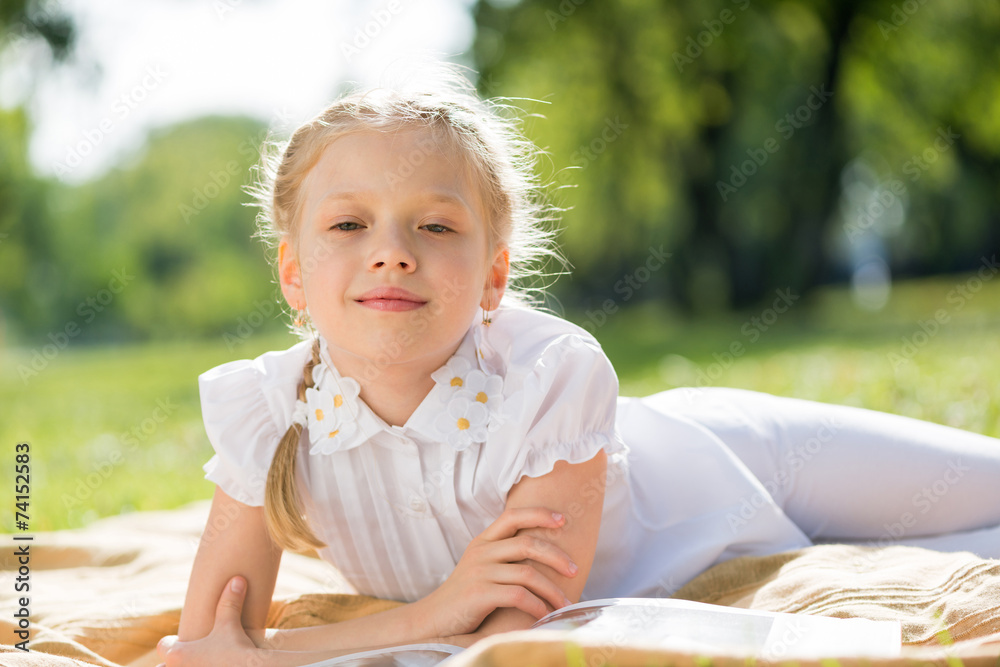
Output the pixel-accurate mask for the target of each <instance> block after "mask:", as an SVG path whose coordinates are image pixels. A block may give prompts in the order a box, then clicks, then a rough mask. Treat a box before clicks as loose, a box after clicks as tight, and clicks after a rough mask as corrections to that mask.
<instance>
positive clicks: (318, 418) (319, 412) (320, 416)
mask: <svg viewBox="0 0 1000 667" xmlns="http://www.w3.org/2000/svg"><path fill="white" fill-rule="evenodd" d="M316 421H318V422H321V421H323V411H322V410H320V409H319V408H316Z"/></svg>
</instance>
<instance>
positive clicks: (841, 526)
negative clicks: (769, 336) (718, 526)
mask: <svg viewBox="0 0 1000 667" xmlns="http://www.w3.org/2000/svg"><path fill="white" fill-rule="evenodd" d="M658 399H660V400H661V401H663V403H661V404H662V405H664V406H665V407H669V408H670V409H672V410H674V411H676V412H678V413H680V414H683V415H685V416H686V417H688V418H690V419H691V420H692V421H695V422H697V423H699V424H701V425H702V426H704V427H705V428H706V429H708V430H710V431H711V432H712V433H714V434H715V435H716V436H717V437H718V438H719V439H720V440H722V441H723V442H724V443H725V444H726V445H727V446H728V447H729V448H730V449H731V450H732V452H733V453H734V454H735V455H736V456H738V457H739V458H740V459H741V460H742V461H743V463H744V464H745V465H746V466H747V468H749V469H750V470H751V471H752V472H753V474H754V475H755V476H756V477H757V478H758V479H759V480H760V482H761V483H762V484H763V485H764V487H765V488H766V489H767V491H768V492H769V493H770V494H771V496H772V497H773V498H774V500H775V502H776V503H777V504H778V505H779V506H780V507H781V508H782V510H783V511H784V512H785V514H786V515H787V516H788V517H789V518H790V519H791V520H792V521H794V522H795V524H796V525H798V526H799V528H800V529H801V530H802V532H804V533H805V534H806V535H807V536H808V537H809V538H810V539H812V540H813V541H815V542H853V543H861V544H869V545H873V546H886V545H890V544H907V545H914V546H923V547H927V548H931V549H937V550H940V551H972V552H973V553H976V554H978V555H979V556H982V557H984V558H1000V440H998V439H996V438H991V437H987V436H985V435H980V434H977V433H971V432H969V431H963V430H961V429H956V428H952V427H948V426H942V425H939V424H934V423H931V422H925V421H921V420H918V419H913V418H910V417H902V416H899V415H893V414H888V413H884V412H877V411H874V410H865V409H862V408H856V407H850V406H843V405H832V404H827V403H819V402H815V401H807V400H802V399H794V398H784V397H779V396H772V395H770V394H764V393H760V392H754V391H747V390H743V389H730V388H722V387H709V388H702V389H675V390H671V391H668V392H663V393H661V394H660V396H659V397H658Z"/></svg>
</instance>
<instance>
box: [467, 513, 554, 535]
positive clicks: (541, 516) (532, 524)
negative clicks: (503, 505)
mask: <svg viewBox="0 0 1000 667" xmlns="http://www.w3.org/2000/svg"><path fill="white" fill-rule="evenodd" d="M564 523H565V518H564V517H563V516H562V515H560V514H556V513H554V512H552V510H550V509H547V508H545V507H513V508H511V507H508V508H507V509H505V510H504V511H503V513H501V514H500V516H499V517H498V518H497V520H496V521H494V522H493V523H491V524H490V525H489V527H487V528H486V530H484V531H483V532H482V533H481V534H480V535H479V537H480V538H482V539H484V540H488V541H490V542H494V541H496V540H502V539H506V538H508V537H514V535H516V534H517V531H519V530H521V529H522V528H558V527H561V526H562V525H563V524H564Z"/></svg>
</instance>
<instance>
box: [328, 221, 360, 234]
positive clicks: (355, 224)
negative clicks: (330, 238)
mask: <svg viewBox="0 0 1000 667" xmlns="http://www.w3.org/2000/svg"><path fill="white" fill-rule="evenodd" d="M344 225H354V226H353V227H348V228H345V227H344ZM331 229H338V230H340V231H342V232H353V231H354V230H355V229H361V225H359V224H358V223H356V222H338V223H337V224H335V225H334V226H333V227H331Z"/></svg>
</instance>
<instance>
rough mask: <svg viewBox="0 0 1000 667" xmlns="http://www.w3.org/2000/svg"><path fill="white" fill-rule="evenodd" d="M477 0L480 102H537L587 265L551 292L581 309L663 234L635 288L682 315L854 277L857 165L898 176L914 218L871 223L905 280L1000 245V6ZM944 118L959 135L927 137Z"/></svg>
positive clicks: (604, 293) (544, 142) (573, 237)
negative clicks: (663, 255)
mask: <svg viewBox="0 0 1000 667" xmlns="http://www.w3.org/2000/svg"><path fill="white" fill-rule="evenodd" d="M474 12H475V17H476V24H477V27H478V32H477V38H476V43H475V46H474V55H475V62H476V65H477V68H478V69H479V70H480V72H481V88H482V91H483V93H484V94H488V95H491V96H495V95H508V96H512V97H526V98H532V99H536V100H541V101H543V102H545V103H544V104H532V105H531V106H530V108H529V111H530V112H534V113H541V114H544V115H545V116H546V118H545V119H544V120H539V119H537V118H531V119H529V122H528V123H526V126H525V127H526V131H527V133H528V134H529V136H530V137H531V138H533V139H534V140H535V141H536V142H537V143H538V144H540V145H541V146H544V147H545V148H547V150H548V151H549V152H550V153H551V155H552V161H553V169H552V173H550V174H548V176H549V177H550V178H551V179H552V181H553V191H554V192H555V197H556V199H557V201H559V202H560V203H561V204H563V205H568V206H572V207H573V210H571V211H570V212H568V213H567V214H566V215H565V216H564V227H565V232H564V234H563V236H562V240H563V243H564V248H565V251H566V254H567V256H568V257H569V258H570V260H571V261H572V262H573V263H574V264H575V266H576V273H575V276H576V277H575V279H574V280H573V281H572V282H563V283H561V284H560V285H558V286H557V287H558V293H559V294H560V296H561V297H562V298H564V299H566V300H568V301H570V302H573V303H577V304H580V305H584V306H587V305H593V304H595V303H600V302H601V301H602V300H603V299H604V298H606V297H611V298H615V295H614V286H615V284H616V281H617V279H618V278H619V277H620V276H621V275H622V274H623V273H625V272H627V271H630V270H633V269H634V268H635V267H637V266H639V265H641V263H642V262H643V261H644V258H645V255H646V253H647V248H648V247H649V246H650V245H652V246H656V245H658V244H660V243H663V244H665V246H666V248H667V250H669V251H673V252H674V257H673V259H672V260H671V262H670V263H669V266H668V268H667V270H665V271H662V272H660V273H658V274H657V275H656V276H655V277H654V279H653V280H652V281H651V283H650V285H649V288H648V289H646V290H645V291H644V293H643V294H642V295H641V296H642V298H647V297H651V298H657V299H661V300H662V299H663V298H664V297H665V296H666V295H668V294H669V296H670V297H672V300H674V301H676V302H677V303H678V304H679V305H681V306H682V307H684V308H685V309H686V310H688V311H693V312H713V311H718V310H720V309H724V308H726V307H727V306H733V305H735V306H740V307H742V306H746V305H749V304H753V303H756V302H757V301H758V300H759V299H761V298H763V297H765V296H766V295H767V294H768V293H770V292H771V291H773V290H774V289H775V288H779V287H792V288H793V289H795V290H796V291H799V292H805V291H808V290H809V289H811V288H813V287H815V286H816V285H818V284H823V283H825V282H830V281H834V280H842V279H843V278H844V276H845V274H846V273H847V272H848V271H850V270H851V268H852V265H851V262H850V261H849V259H850V253H858V252H860V251H862V250H864V248H863V247H862V245H861V244H862V242H863V241H864V242H867V241H869V240H870V238H869V237H864V238H859V237H860V236H861V235H855V234H853V233H852V228H851V227H850V225H852V224H858V223H859V220H860V222H861V224H862V226H864V224H865V222H864V218H863V217H862V214H863V212H864V210H867V209H864V210H863V209H861V208H860V207H859V205H858V204H857V203H856V202H853V201H852V202H847V203H845V200H843V198H842V195H843V192H842V189H841V184H842V177H843V176H844V174H845V168H846V167H848V166H849V165H851V164H852V163H854V162H855V161H856V160H860V161H862V163H863V165H864V166H865V168H866V169H867V170H870V172H871V173H872V177H871V178H872V180H873V181H874V184H881V185H882V186H883V187H886V186H887V184H888V183H890V182H892V181H893V179H896V180H899V181H900V182H901V184H902V185H903V186H904V189H905V194H903V195H901V196H900V199H902V200H903V204H904V205H905V206H906V209H907V215H906V220H905V223H904V224H903V225H902V226H901V227H899V228H888V229H882V225H881V224H879V225H876V228H877V231H878V232H879V235H880V236H881V237H883V238H880V239H879V240H878V242H879V243H884V244H885V246H886V249H885V251H884V255H885V258H886V259H887V261H888V263H889V264H890V265H891V266H892V267H893V268H894V269H895V271H896V272H906V273H928V272H936V271H943V270H955V269H959V268H966V269H968V268H972V267H974V266H975V264H976V262H977V261H978V258H979V255H980V254H983V253H988V252H990V251H994V250H995V249H996V247H997V245H998V244H1000V236H998V229H1000V219H998V214H997V211H998V210H1000V188H997V187H996V186H997V183H998V182H1000V159H998V158H1000V113H991V110H992V111H996V110H997V107H998V105H1000V66H998V65H1000V41H998V40H997V39H996V35H997V34H998V29H1000V7H998V6H997V5H996V3H989V2H984V1H982V0H957V1H956V2H950V3H926V2H918V0H910V1H908V2H900V1H897V0H865V1H861V2H850V3H847V2H830V1H823V0H786V1H782V2H778V1H768V0H753V1H751V0H711V1H709V2H704V1H695V0H682V1H680V2H669V3H662V2H648V1H642V0H631V1H629V2H593V1H590V2H569V1H568V0H567V1H563V2H560V1H558V0H522V1H521V2H517V3H509V2H502V3H501V2H493V1H488V0H480V2H478V3H477V5H476V8H475V10H474ZM609 122H610V123H613V124H614V125H615V126H616V127H619V128H622V129H621V132H620V133H614V132H609V131H608V129H607V128H608V127H609ZM949 128H950V131H951V132H952V133H954V134H957V135H958V138H957V139H955V140H954V141H953V142H952V143H951V144H949V145H947V146H944V145H942V144H940V143H939V144H937V145H936V144H935V141H936V140H937V139H938V137H939V136H940V135H939V131H945V132H947V131H948V129H949ZM843 182H844V183H846V182H847V181H846V180H845V181H843ZM567 184H572V185H574V186H576V187H574V188H571V189H569V188H566V189H558V188H559V186H561V185H567ZM869 226H870V225H869Z"/></svg>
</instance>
